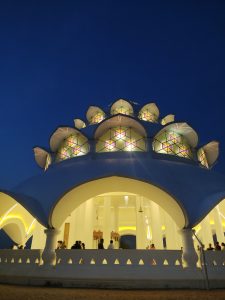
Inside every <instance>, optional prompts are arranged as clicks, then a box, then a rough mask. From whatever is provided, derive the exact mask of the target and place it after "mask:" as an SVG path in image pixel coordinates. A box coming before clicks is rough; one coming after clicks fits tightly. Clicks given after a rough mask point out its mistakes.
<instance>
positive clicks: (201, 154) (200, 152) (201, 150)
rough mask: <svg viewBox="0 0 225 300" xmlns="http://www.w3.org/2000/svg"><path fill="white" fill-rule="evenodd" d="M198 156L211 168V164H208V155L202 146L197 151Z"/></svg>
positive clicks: (201, 161) (205, 165)
mask: <svg viewBox="0 0 225 300" xmlns="http://www.w3.org/2000/svg"><path fill="white" fill-rule="evenodd" d="M197 156H198V160H199V161H200V163H201V164H202V165H203V166H204V167H206V168H209V164H208V161H207V158H206V155H205V151H204V150H203V149H202V148H200V149H199V150H198V152H197Z"/></svg>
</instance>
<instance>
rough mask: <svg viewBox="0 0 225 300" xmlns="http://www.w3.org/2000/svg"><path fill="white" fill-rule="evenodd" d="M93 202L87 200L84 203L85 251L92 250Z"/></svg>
mask: <svg viewBox="0 0 225 300" xmlns="http://www.w3.org/2000/svg"><path fill="white" fill-rule="evenodd" d="M94 216H95V210H94V201H93V199H89V200H88V201H86V202H85V217H84V220H85V222H84V238H83V242H84V243H85V247H86V249H93V230H94Z"/></svg>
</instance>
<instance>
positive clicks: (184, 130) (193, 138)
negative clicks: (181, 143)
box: [157, 122, 198, 148]
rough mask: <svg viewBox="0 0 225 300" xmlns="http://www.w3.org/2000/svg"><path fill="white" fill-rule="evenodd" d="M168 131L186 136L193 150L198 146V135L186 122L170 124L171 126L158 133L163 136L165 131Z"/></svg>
mask: <svg viewBox="0 0 225 300" xmlns="http://www.w3.org/2000/svg"><path fill="white" fill-rule="evenodd" d="M166 130H171V131H173V132H175V133H178V134H180V135H182V136H184V137H185V139H186V140H187V142H188V144H189V145H190V146H191V147H193V148H195V147H196V146H197V144H198V134H197V133H196V131H195V130H194V129H193V128H192V127H191V126H189V125H188V124H187V123H185V122H182V123H172V124H169V125H167V126H165V127H163V129H161V130H160V131H159V132H158V133H157V135H158V134H161V133H162V132H163V131H166Z"/></svg>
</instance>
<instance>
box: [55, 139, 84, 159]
mask: <svg viewBox="0 0 225 300" xmlns="http://www.w3.org/2000/svg"><path fill="white" fill-rule="evenodd" d="M88 151H89V144H88V141H87V139H86V138H85V137H84V136H82V135H81V134H75V135H71V136H69V137H68V138H66V139H65V141H64V142H63V143H62V145H61V147H60V148H59V150H58V152H57V154H56V161H61V160H65V159H68V158H72V157H76V156H80V155H85V154H87V153H88Z"/></svg>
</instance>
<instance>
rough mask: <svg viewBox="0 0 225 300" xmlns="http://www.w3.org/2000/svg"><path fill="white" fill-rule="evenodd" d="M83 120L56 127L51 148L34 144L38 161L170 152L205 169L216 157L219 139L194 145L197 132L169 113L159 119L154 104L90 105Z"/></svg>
mask: <svg viewBox="0 0 225 300" xmlns="http://www.w3.org/2000/svg"><path fill="white" fill-rule="evenodd" d="M86 119H87V121H86V122H84V121H83V120H81V119H75V120H74V128H71V127H59V128H57V129H56V130H55V132H54V133H53V134H52V136H51V138H50V148H51V150H50V151H47V150H45V149H43V148H40V147H35V148H34V154H35V160H36V162H37V164H38V165H39V166H40V167H41V168H43V169H45V170H47V169H48V167H49V166H50V165H51V164H53V163H58V162H60V161H63V160H66V159H70V158H73V157H77V156H82V155H87V154H88V153H89V152H92V153H93V152H96V153H103V152H116V151H125V152H126V151H127V152H149V154H150V155H152V154H153V153H154V155H157V154H158V155H161V158H164V159H166V158H169V156H171V155H172V156H176V157H181V158H186V159H189V160H191V161H193V162H196V163H199V164H200V165H201V166H203V167H205V168H210V167H211V166H212V165H213V164H214V163H215V161H216V160H217V158H218V154H219V149H218V142H216V141H212V142H210V143H208V144H207V145H205V146H203V147H200V148H197V145H198V135H197V133H196V132H195V131H194V130H193V129H192V128H191V127H190V126H189V125H188V124H187V123H184V122H175V121H174V115H172V114H170V115H167V116H165V117H164V118H162V119H160V118H159V109H158V107H157V106H156V104H155V103H148V104H146V105H144V106H143V107H142V108H140V109H138V106H137V105H136V104H133V103H131V102H129V101H126V100H123V99H119V100H117V101H115V102H114V103H113V104H112V105H111V107H110V111H109V113H105V112H104V111H103V110H102V109H101V108H100V107H97V106H90V107H89V108H88V110H87V113H86ZM156 153H157V154H156ZM165 154H166V155H167V156H166V155H165ZM154 155H152V157H155V156H154Z"/></svg>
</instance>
